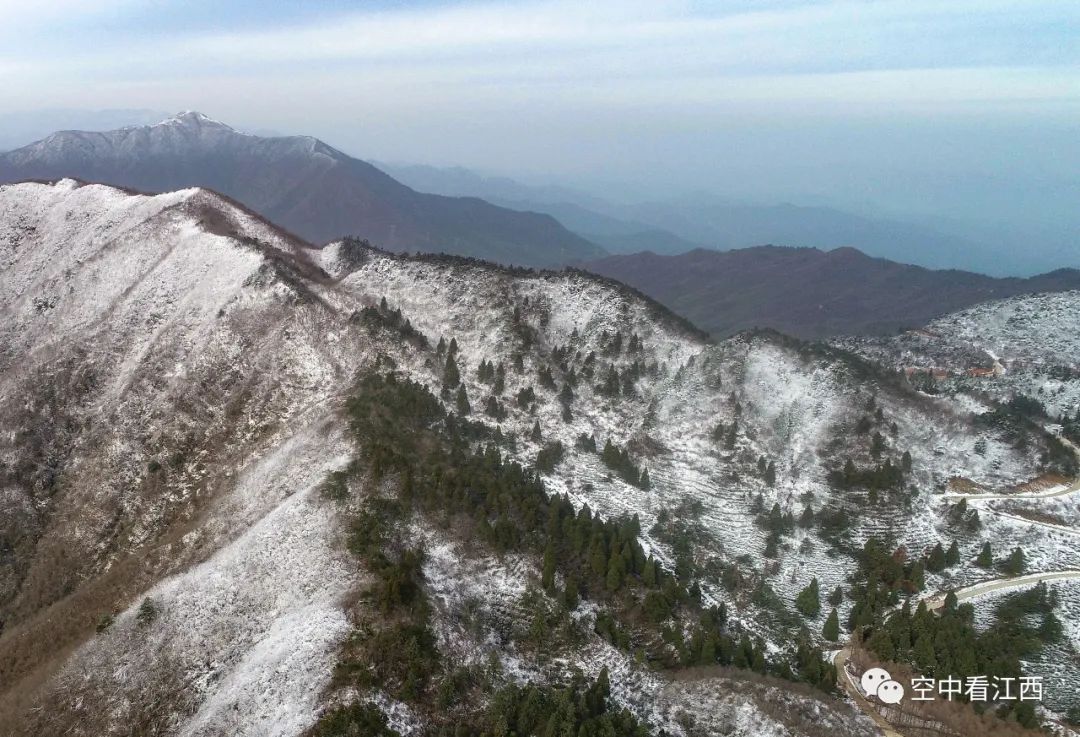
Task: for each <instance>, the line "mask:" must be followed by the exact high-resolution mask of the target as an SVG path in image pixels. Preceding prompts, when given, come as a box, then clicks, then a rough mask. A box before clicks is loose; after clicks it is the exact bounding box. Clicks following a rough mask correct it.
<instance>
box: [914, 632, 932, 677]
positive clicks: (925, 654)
mask: <svg viewBox="0 0 1080 737" xmlns="http://www.w3.org/2000/svg"><path fill="white" fill-rule="evenodd" d="M914 656H915V665H916V666H918V668H919V670H921V671H922V672H923V673H927V672H932V671H933V670H934V669H935V668H936V667H937V656H936V654H935V653H934V642H933V640H932V639H931V637H930V634H929V633H923V634H920V635H919V636H918V637H917V638H916V640H915V652H914Z"/></svg>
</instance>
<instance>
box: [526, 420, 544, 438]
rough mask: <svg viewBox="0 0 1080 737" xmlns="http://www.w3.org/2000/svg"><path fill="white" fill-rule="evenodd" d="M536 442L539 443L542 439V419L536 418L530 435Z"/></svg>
mask: <svg viewBox="0 0 1080 737" xmlns="http://www.w3.org/2000/svg"><path fill="white" fill-rule="evenodd" d="M529 437H530V438H531V439H532V441H533V442H534V443H539V442H540V439H541V435H540V420H536V421H535V422H534V423H533V428H532V433H531V434H530V435H529Z"/></svg>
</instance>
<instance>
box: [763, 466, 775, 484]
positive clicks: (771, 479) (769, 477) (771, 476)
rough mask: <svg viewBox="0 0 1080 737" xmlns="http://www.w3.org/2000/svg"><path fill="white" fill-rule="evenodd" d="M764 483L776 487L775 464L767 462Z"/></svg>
mask: <svg viewBox="0 0 1080 737" xmlns="http://www.w3.org/2000/svg"><path fill="white" fill-rule="evenodd" d="M765 483H766V484H768V485H769V486H776V462H775V461H769V467H768V468H766V469H765Z"/></svg>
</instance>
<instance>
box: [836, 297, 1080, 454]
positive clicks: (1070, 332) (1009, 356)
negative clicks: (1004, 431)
mask: <svg viewBox="0 0 1080 737" xmlns="http://www.w3.org/2000/svg"><path fill="white" fill-rule="evenodd" d="M1078 325H1080V291H1071V292H1059V293H1054V294H1037V295H1028V296H1023V297H1012V298H1010V299H1001V300H993V301H990V302H984V303H982V304H979V305H976V306H974V307H970V308H968V309H966V310H961V311H959V312H955V313H952V314H950V315H945V316H944V317H941V318H939V319H937V320H934V321H933V322H931V323H929V324H928V325H927V326H926V328H925V329H923V330H918V331H912V332H908V333H904V334H902V335H898V336H893V337H889V338H880V339H867V338H858V337H845V338H837V339H835V340H834V341H833V342H834V343H835V344H836V345H838V346H843V347H844V348H846V349H849V350H852V351H855V352H857V353H860V354H862V355H864V356H866V357H867V358H869V359H871V360H873V361H875V362H878V363H880V364H883V365H886V366H891V367H896V368H898V369H908V370H909V371H910V370H912V369H918V370H920V371H930V370H934V369H936V370H937V371H938V374H939V375H938V377H937V381H936V382H924V384H925V386H926V387H927V388H933V389H934V390H935V391H939V392H940V393H944V394H948V393H952V392H957V393H958V394H960V395H964V396H966V395H976V396H981V397H987V396H989V397H991V398H993V399H995V400H998V401H1001V402H1008V401H1010V400H1011V399H1012V398H1013V397H1015V396H1017V395H1019V396H1023V397H1027V398H1029V399H1031V400H1034V401H1036V402H1038V403H1039V405H1040V406H1041V410H1038V408H1036V407H1034V406H1032V407H1031V409H1033V410H1037V411H1039V412H1041V413H1044V414H1045V416H1042V419H1043V420H1044V421H1047V420H1048V421H1058V420H1060V419H1061V418H1066V419H1072V418H1080V331H1078V330H1077V326H1078ZM942 374H944V375H942ZM1073 432H1074V433H1076V435H1075V440H1077V441H1080V423H1078V424H1076V425H1075V429H1074V430H1073Z"/></svg>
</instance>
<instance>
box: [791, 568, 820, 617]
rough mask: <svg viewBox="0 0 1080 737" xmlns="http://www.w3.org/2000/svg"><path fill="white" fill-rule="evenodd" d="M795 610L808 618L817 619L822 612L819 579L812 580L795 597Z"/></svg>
mask: <svg viewBox="0 0 1080 737" xmlns="http://www.w3.org/2000/svg"><path fill="white" fill-rule="evenodd" d="M795 608H796V609H798V610H799V613H800V614H802V615H803V616H804V617H807V618H811V617H816V616H817V615H818V614H819V613H820V612H821V596H820V592H819V590H818V580H817V577H814V578H813V579H811V580H810V584H809V585H808V586H807V587H806V588H805V589H803V590H802V591H800V592H799V595H798V596H797V597H795Z"/></svg>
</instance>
